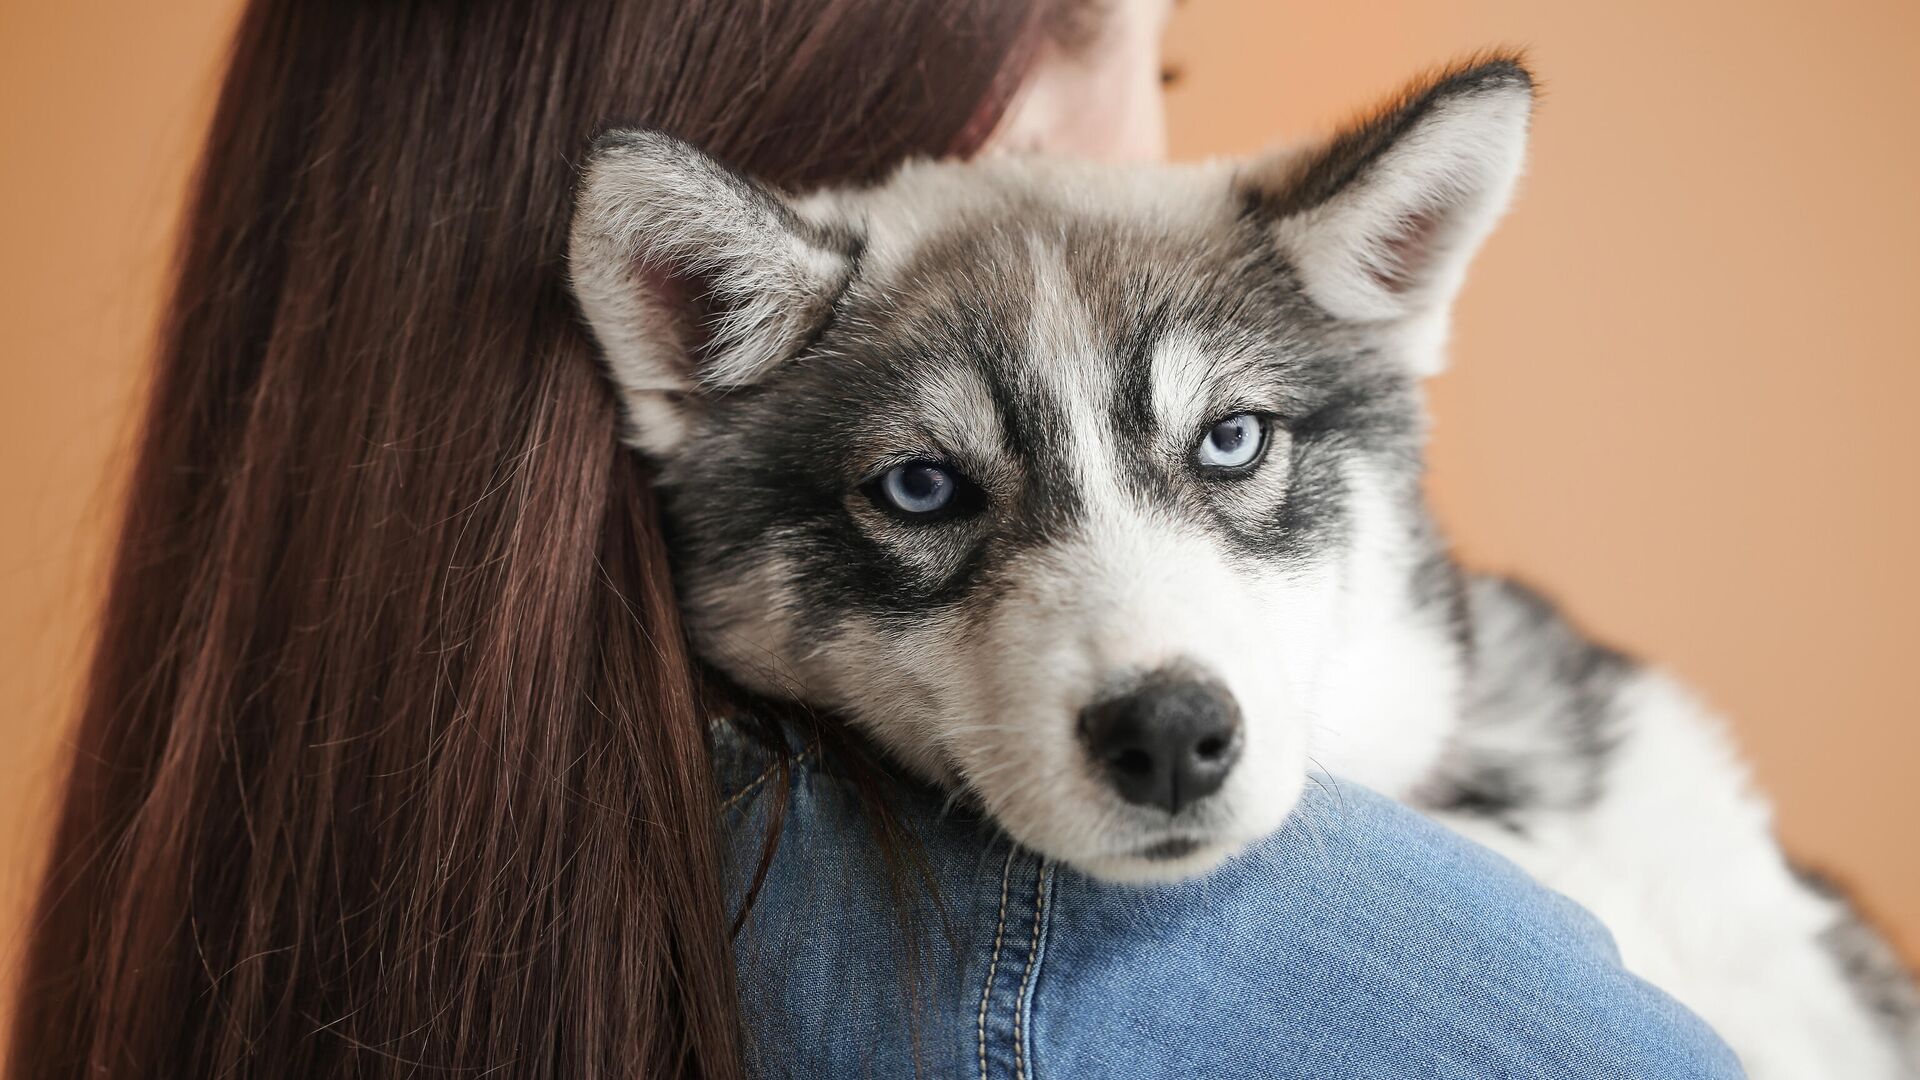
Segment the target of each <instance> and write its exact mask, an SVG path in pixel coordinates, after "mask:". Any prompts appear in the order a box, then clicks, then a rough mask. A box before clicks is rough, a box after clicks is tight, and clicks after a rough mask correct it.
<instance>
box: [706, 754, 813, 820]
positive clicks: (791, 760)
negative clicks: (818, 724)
mask: <svg viewBox="0 0 1920 1080" xmlns="http://www.w3.org/2000/svg"><path fill="white" fill-rule="evenodd" d="M819 748H820V747H819V746H818V744H815V745H813V746H809V747H807V748H806V749H805V750H802V751H800V752H799V753H798V754H794V755H792V756H791V757H782V758H780V759H779V760H777V761H775V762H774V763H773V764H771V765H769V766H767V769H766V771H765V772H763V773H761V774H760V775H759V776H756V777H754V778H753V779H752V780H751V781H749V782H748V784H747V786H746V787H743V788H741V789H740V790H739V791H736V792H734V793H733V795H732V796H731V797H729V798H728V799H726V800H725V801H724V802H722V803H721V804H720V812H721V813H723V814H724V813H726V812H727V811H729V810H731V809H733V808H734V807H736V806H738V805H740V803H741V802H742V801H743V800H744V799H746V798H747V796H749V795H752V794H753V793H754V792H755V791H757V790H759V788H760V785H762V784H764V783H766V782H767V781H768V780H769V779H771V778H772V777H773V774H774V773H777V772H779V771H780V770H781V769H783V768H785V769H797V768H799V767H800V766H801V764H803V763H804V762H805V761H806V760H807V759H808V758H809V757H812V756H813V752H814V751H815V750H818V749H819Z"/></svg>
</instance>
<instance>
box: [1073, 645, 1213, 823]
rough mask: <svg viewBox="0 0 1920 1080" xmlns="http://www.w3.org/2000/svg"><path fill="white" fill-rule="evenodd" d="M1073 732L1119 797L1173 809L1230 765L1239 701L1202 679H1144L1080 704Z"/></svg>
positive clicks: (1201, 793)
mask: <svg viewBox="0 0 1920 1080" xmlns="http://www.w3.org/2000/svg"><path fill="white" fill-rule="evenodd" d="M1080 735H1081V737H1082V738H1083V739H1085V740H1086V744H1087V753H1088V754H1089V755H1090V756H1091V757H1092V758H1093V760H1094V762H1095V764H1096V765H1098V766H1099V767H1100V768H1101V769H1102V770H1104V771H1105V773H1106V776H1107V779H1108V781H1109V782H1111V783H1112V784H1113V787H1114V790H1116V791H1118V792H1119V793H1120V797H1121V798H1123V799H1125V800H1127V801H1128V802H1130V803H1138V804H1140V805H1142V806H1157V807H1159V808H1160V809H1162V810H1165V811H1166V812H1167V813H1169V814H1176V813H1179V812H1180V808H1181V807H1183V806H1186V805H1188V804H1190V803H1194V802H1197V801H1199V800H1201V799H1204V798H1206V797H1207V796H1208V795H1211V794H1213V793H1214V792H1216V791H1218V790H1220V785H1221V784H1222V783H1224V782H1225V781H1226V779H1227V774H1228V773H1230V772H1232V771H1233V763H1234V762H1235V761H1238V760H1239V759H1240V742H1241V739H1240V708H1239V706H1238V705H1236V704H1235V703H1234V700H1233V698H1232V696H1230V695H1229V694H1228V693H1227V692H1226V691H1225V690H1224V689H1222V688H1221V687H1218V686H1215V685H1214V684H1212V683H1209V682H1204V681H1201V680H1199V679H1192V678H1175V679H1150V680H1148V681H1147V682H1146V683H1145V684H1144V685H1142V686H1139V687H1137V688H1135V689H1133V690H1130V691H1128V692H1127V693H1125V694H1122V695H1120V696H1118V697H1112V698H1108V699H1106V700H1105V701H1099V702H1095V703H1094V704H1092V705H1089V706H1087V707H1086V708H1084V709H1081V710H1080Z"/></svg>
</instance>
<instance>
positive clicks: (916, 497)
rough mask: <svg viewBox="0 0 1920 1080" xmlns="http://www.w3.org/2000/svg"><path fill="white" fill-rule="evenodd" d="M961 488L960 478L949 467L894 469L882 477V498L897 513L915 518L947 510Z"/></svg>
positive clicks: (925, 464) (927, 464) (913, 464)
mask: <svg viewBox="0 0 1920 1080" xmlns="http://www.w3.org/2000/svg"><path fill="white" fill-rule="evenodd" d="M959 488H960V481H959V478H958V477H956V476H955V475H954V474H953V473H952V472H951V471H949V470H948V469H947V468H946V466H944V465H936V464H934V463H933V462H931V461H909V462H907V463H906V464H904V465H895V466H894V467H893V468H891V469H888V470H887V471H886V474H885V475H884V476H882V477H880V497H881V498H882V499H884V500H886V502H887V503H888V504H890V505H891V506H892V507H893V508H894V509H895V510H898V511H899V512H901V513H903V514H907V515H910V516H913V517H919V516H922V515H926V514H937V513H939V512H940V511H942V510H945V509H946V508H947V507H948V506H949V505H951V504H952V503H953V497H954V495H955V494H956V493H957V492H958V491H959Z"/></svg>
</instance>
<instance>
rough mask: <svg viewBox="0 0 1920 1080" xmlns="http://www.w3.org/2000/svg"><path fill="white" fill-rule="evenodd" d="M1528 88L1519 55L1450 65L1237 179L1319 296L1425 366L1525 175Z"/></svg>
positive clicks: (1441, 360)
mask: <svg viewBox="0 0 1920 1080" xmlns="http://www.w3.org/2000/svg"><path fill="white" fill-rule="evenodd" d="M1533 100H1534V90H1533V77H1532V76H1531V75H1530V74H1529V73H1528V72H1527V69H1526V68H1525V67H1523V66H1521V64H1520V62H1519V61H1518V60H1516V59H1512V58H1498V59H1492V60H1485V61H1479V62H1474V63H1470V64H1466V65H1462V66H1458V67H1454V68H1451V69H1448V70H1446V71H1444V72H1442V73H1440V74H1438V75H1436V76H1434V77H1432V78H1429V79H1426V80H1423V81H1421V82H1419V83H1416V84H1414V85H1413V86H1411V87H1408V88H1407V89H1406V90H1404V91H1402V92H1401V93H1400V94H1399V95H1398V96H1397V97H1395V98H1394V99H1393V100H1392V101H1390V102H1388V103H1387V104H1386V105H1384V106H1383V107H1381V108H1379V109H1376V110H1374V111H1373V112H1372V113H1371V114H1369V115H1368V116H1366V117H1365V118H1364V119H1362V120H1361V121H1359V122H1358V123H1356V124H1353V125H1351V126H1350V127H1348V128H1346V129H1345V130H1342V131H1341V132H1339V133H1338V134H1336V135H1335V136H1333V137H1332V138H1331V139H1328V140H1326V141H1325V142H1323V143H1321V144H1319V145H1317V146H1312V147H1309V148H1308V149H1306V150H1304V151H1300V150H1293V151H1288V152H1283V153H1281V154H1276V155H1274V156H1272V157H1269V158H1266V159H1264V160H1261V161H1259V162H1256V163H1255V164H1254V165H1252V166H1251V167H1249V168H1247V169H1246V170H1244V171H1243V172H1242V173H1241V174H1240V175H1239V176H1238V177H1237V179H1236V185H1237V188H1238V193H1239V195H1240V197H1241V198H1242V199H1243V200H1245V201H1246V203H1247V204H1248V205H1249V206H1250V207H1251V208H1252V210H1253V212H1254V213H1255V214H1256V215H1258V216H1259V218H1260V219H1261V220H1262V221H1264V222H1265V223H1266V227H1267V228H1268V229H1270V230H1271V234H1272V236H1273V238H1274V240H1275V241H1276V243H1277V244H1278V245H1279V247H1280V249H1281V251H1282V252H1283V254H1284V255H1285V256H1286V258H1287V260H1288V262H1289V263H1290V264H1291V265H1292V266H1293V267H1294V269H1295V270H1296V271H1297V272H1298V273H1299V275H1300V279H1301V284H1302V285H1303V286H1304V287H1305V289H1306V291H1307V295H1308V296H1309V297H1310V298H1311V299H1312V300H1313V301H1314V302H1315V303H1316V304H1318V305H1319V306H1320V307H1321V308H1322V309H1324V310H1325V311H1326V312H1327V313H1328V314H1330V315H1332V316H1333V317H1335V318H1337V319H1340V320H1343V321H1346V322H1351V323H1356V324H1365V325H1367V326H1369V327H1370V328H1372V329H1375V330H1377V331H1379V332H1381V333H1382V334H1384V335H1386V344H1387V347H1388V348H1390V349H1393V350H1394V351H1396V352H1398V353H1399V354H1400V355H1402V356H1403V357H1404V358H1405V359H1406V361H1407V363H1408V364H1409V365H1411V366H1412V368H1413V369H1414V370H1415V371H1416V372H1417V373H1418V374H1421V375H1430V374H1433V373H1435V372H1438V371H1439V370H1440V369H1441V368H1442V367H1444V366H1445V356H1444V350H1445V345H1446V338H1447V330H1448V322H1449V313H1450V308H1451V306H1452V302H1453V298H1454V294H1455V293H1456V292H1458V291H1459V288H1460V283H1461V280H1462V278H1463V277H1464V276H1465V274H1466V269H1467V263H1468V262H1469V261H1470V260H1471V259H1472V257H1473V255H1474V253H1475V252H1476V251H1478V250H1479V248H1480V244H1481V242H1482V241H1484V240H1485V239H1486V237H1487V234H1488V233H1489V232H1490V231H1492V229H1493V226H1494V223H1495V222H1496V221H1497V220H1498V219H1499V217H1500V214H1501V213H1502V212H1503V211H1504V210H1505V209H1506V206H1507V201H1508V199H1509V198H1510V197H1511V196H1512V193H1513V186H1514V182H1515V181H1516V180H1517V179H1518V178H1519V175H1520V169H1521V165H1522V163H1523V161H1524V159H1525V156H1526V145H1527V124H1528V120H1529V118H1530V116H1531V114H1532V111H1533Z"/></svg>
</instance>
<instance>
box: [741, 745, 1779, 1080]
mask: <svg viewBox="0 0 1920 1080" xmlns="http://www.w3.org/2000/svg"><path fill="white" fill-rule="evenodd" d="M716 743H717V744H718V745H717V757H718V765H719V774H720V780H721V784H722V791H723V794H725V795H726V796H727V798H728V805H727V808H726V810H725V814H726V823H727V832H728V836H729V842H730V846H731V850H730V861H731V865H732V876H731V882H730V891H731V892H732V900H733V903H734V904H735V905H736V910H737V905H738V904H739V901H740V899H741V897H742V896H743V894H744V892H745V890H746V888H747V885H748V882H749V880H750V879H751V877H752V876H753V873H754V870H755V868H756V867H757V866H758V865H759V862H760V855H761V851H762V837H763V835H764V830H765V826H766V822H767V815H768V814H769V813H770V812H771V810H772V807H773V805H774V804H775V802H776V801H777V796H778V794H779V784H778V782H777V771H776V770H774V769H772V768H771V764H772V762H773V761H774V760H775V759H776V757H777V755H775V754H774V753H772V752H771V751H769V750H766V749H764V748H761V747H759V746H756V745H754V744H752V743H751V742H750V741H748V740H745V739H744V738H743V737H741V736H740V735H739V734H738V733H737V732H735V731H733V729H731V728H728V727H725V726H723V727H722V728H721V729H720V730H719V731H718V733H717V734H716ZM789 752H790V753H794V754H797V758H798V760H797V761H795V763H794V765H793V771H792V788H791V796H790V798H789V799H788V801H787V803H786V809H785V831H784V836H783V839H782V841H781V843H780V846H779V848H778V850H777V854H776V856H775V858H774V860H773V862H772V864H771V866H770V869H769V872H768V873H767V875H766V878H765V880H764V883H763V885H762V886H761V889H760V892H759V895H758V898H757V899H756V901H755V903H754V906H753V909H752V912H751V914H750V916H749V917H748V919H747V921H746V923H745V925H744V927H743V928H742V931H741V934H740V936H739V938H738V939H737V940H736V942H735V953H736V964H737V966H738V968H739V971H740V976H741V994H742V1004H743V1008H744V1010H745V1016H746V1020H747V1028H748V1034H749V1038H750V1040H751V1043H750V1045H749V1047H748V1060H749V1062H750V1063H751V1065H752V1066H753V1068H754V1070H755V1073H756V1075H760V1076H809V1077H814V1076H819V1077H836V1078H837V1077H863V1076H871V1077H906V1076H913V1075H915V1058H916V1056H917V1058H918V1064H919V1070H918V1075H920V1076H927V1077H960V1078H967V1077H984V1078H988V1080H1000V1078H1011V1080H1034V1078H1067V1077H1070V1078H1076V1080H1078V1078H1096V1077H1127V1078H1140V1080H1145V1078H1153V1077H1195V1076H1224V1077H1243V1076H1244V1077H1315V1078H1337V1077H1409V1078H1412V1077H1421V1078H1425V1077H1436V1078H1437V1077H1475V1078H1485V1077H1596V1078H1597V1077H1607V1078H1619V1077H1659V1078H1663V1080H1664V1078H1677V1077H1687V1078H1692V1077H1701V1078H1717V1077H1737V1076H1740V1075H1741V1072H1740V1067H1739V1065H1738V1064H1737V1062H1736V1061H1735V1059H1734V1057H1733V1055H1732V1054H1731V1053H1730V1052H1729V1051H1728V1050H1727V1049H1726V1048H1725V1046H1723V1045H1722V1044H1721V1043H1720V1041H1719V1040H1718V1039H1717V1038H1716V1037H1715V1036H1714V1035H1713V1033H1712V1032H1711V1031H1710V1030H1709V1029H1708V1028H1707V1027H1706V1025H1705V1024H1703V1023H1702V1022H1701V1021H1700V1020H1699V1019H1698V1018H1696V1017H1695V1016H1694V1015H1693V1014H1691V1013H1689V1012H1688V1011H1686V1010H1685V1009H1684V1008H1682V1007H1681V1006H1680V1005H1678V1004H1676V1003H1675V1002H1674V1001H1673V1000H1672V999H1670V998H1668V997H1667V996H1666V995H1664V994H1662V993H1661V992H1660V991H1658V990H1656V989H1654V988H1652V987H1651V986H1649V985H1647V984H1646V983H1643V982H1641V981H1640V980H1638V979H1636V978H1635V977H1633V976H1632V975H1630V974H1628V973H1627V972H1626V970H1625V969H1623V968H1622V967H1621V966H1620V962H1619V957H1618V955H1617V954H1616V952H1615V950H1614V946H1613V942H1612V939H1611V938H1610V937H1609V936H1608V934H1607V932H1606V930H1605V929H1604V928H1603V927H1602V926H1601V925H1600V924H1599V922H1598V921H1596V920H1595V919H1594V918H1593V917H1592V916H1591V915H1589V914H1588V913H1587V912H1586V911H1585V910H1584V909H1582V908H1580V907H1579V906H1577V905H1575V904H1574V903H1573V902H1572V901H1569V900H1567V899H1565V898H1564V897H1561V896H1560V895H1558V894H1556V893H1553V892H1551V891H1549V890H1547V889H1545V888H1542V887H1541V886H1539V885H1537V884H1535V883H1534V882H1533V881H1532V880H1531V879H1530V878H1528V877H1527V876H1526V875H1524V874H1523V873H1522V872H1521V871H1520V870H1519V869H1517V868H1516V867H1514V866H1513V865H1512V864H1511V863H1508V862H1507V861H1505V860H1504V859H1502V858H1500V857H1499V856H1497V855H1495V854H1493V853H1492V852H1490V851H1487V850H1485V849H1483V848H1480V847H1478V846H1477V845H1474V844H1472V843H1469V842H1468V841H1466V840H1464V839H1462V838H1461V837H1459V836H1457V835H1455V834H1453V833H1451V832H1449V831H1447V830H1445V829H1443V828H1441V827H1440V826H1438V825H1436V824H1434V823H1432V822H1431V821H1429V820H1428V819H1426V818H1425V817H1422V816H1421V815H1419V814H1417V813H1415V812H1413V811H1410V810H1407V809H1405V808H1403V807H1401V806H1399V805H1398V804H1396V803H1393V802H1391V801H1389V800H1387V799H1384V798H1382V797H1380V796H1378V795H1376V794H1374V793H1372V792H1370V791H1367V790H1365V789H1363V788H1360V787H1357V786H1355V785H1352V784H1348V783H1341V782H1336V781H1334V780H1330V779H1327V778H1324V777H1321V778H1318V782H1317V783H1315V784H1309V785H1308V788H1307V793H1306V795H1305V798H1304V801H1303V802H1302V804H1301V806H1300V808H1299V809H1298V810H1297V811H1296V812H1295V813H1294V815H1293V816H1292V817H1291V818H1290V819H1289V822H1288V824H1287V825H1286V827H1285V828H1283V829H1282V830H1281V831H1280V832H1279V833H1278V834H1276V835H1275V836H1273V837H1272V838H1270V839H1269V840H1267V841H1266V842H1264V843H1262V844H1260V845H1259V846H1257V847H1255V848H1253V849H1252V850H1250V851H1248V852H1246V853H1245V854H1243V855H1241V856H1239V857H1238V858H1236V859H1234V860H1232V861H1231V862H1229V863H1228V864H1227V865H1225V866H1224V867H1222V868H1221V869H1219V870H1218V871H1216V872H1215V873H1213V874H1211V875H1209V876H1207V877H1205V878H1203V879H1201V880H1198V881H1191V882H1185V883H1181V884H1177V885H1171V886H1160V887H1151V888H1139V887H1123V886H1115V885H1108V884H1104V883H1101V882H1098V881H1094V880H1091V879H1088V878H1086V877H1084V876H1082V875H1080V874H1077V873H1075V872H1074V871H1072V870H1071V869H1069V868H1067V867H1064V866H1060V865H1056V864H1053V863H1051V862H1048V861H1046V860H1044V859H1041V858H1039V857H1037V856H1036V855H1034V854H1033V853H1031V852H1028V851H1025V850H1023V849H1020V848H1018V847H1016V846H1015V845H1013V844H1012V843H1011V842H1010V841H1009V840H1008V839H1007V838H1006V837H1004V836H1003V835H1002V834H1000V833H999V832H998V831H997V830H995V829H994V828H993V827H992V825H991V824H989V823H987V822H985V821H982V820H981V819H979V818H978V817H976V816H974V815H972V814H970V813H968V812H966V811H964V810H961V809H956V808H952V807H948V806H947V805H946V804H945V803H944V802H943V801H942V799H941V798H940V796H939V795H938V794H937V793H935V792H932V791H928V790H924V789H920V788H916V787H911V786H903V788H902V790H900V791H899V792H898V793H897V797H896V798H895V799H893V804H894V805H895V806H896V808H897V810H898V813H899V814H900V815H901V820H902V822H903V824H904V825H905V826H906V828H907V830H908V831H909V832H910V833H911V834H912V836H913V837H914V840H915V844H914V845H913V846H914V847H915V848H917V849H918V854H919V856H920V857H921V858H924V860H925V865H924V867H923V869H924V874H921V873H917V872H910V873H909V875H908V882H909V884H910V885H912V889H911V890H910V895H911V896H912V897H913V900H912V907H911V910H912V912H913V916H914V918H913V922H914V923H915V924H916V925H917V930H915V931H913V932H907V931H903V930H902V928H901V926H900V924H899V921H898V918H897V916H896V914H895V912H896V910H897V906H896V902H895V899H894V896H893V894H892V893H891V892H890V890H889V886H888V875H887V870H886V867H885V865H884V863H883V862H882V860H881V858H880V856H879V854H878V848H877V847H876V845H875V842H874V840H873V834H872V831H871V829H870V827H869V825H868V819H867V818H866V816H865V815H864V814H863V812H862V810H861V804H860V803H859V801H858V799H857V798H856V797H855V795H854V793H853V791H852V789H851V788H850V786H849V785H848V783H847V782H846V781H845V780H843V779H841V778H840V777H839V776H837V775H836V771H835V770H834V769H833V768H832V767H831V763H830V762H829V763H826V764H825V765H823V763H822V762H821V760H820V754H819V752H818V751H817V750H808V749H804V748H799V747H792V748H790V750H789ZM929 886H930V887H931V890H930V891H932V892H933V893H935V894H936V896H935V897H934V898H930V897H928V896H927V895H925V894H926V893H927V892H928V891H929ZM910 958H911V959H910ZM916 1044H917V1050H916Z"/></svg>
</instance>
